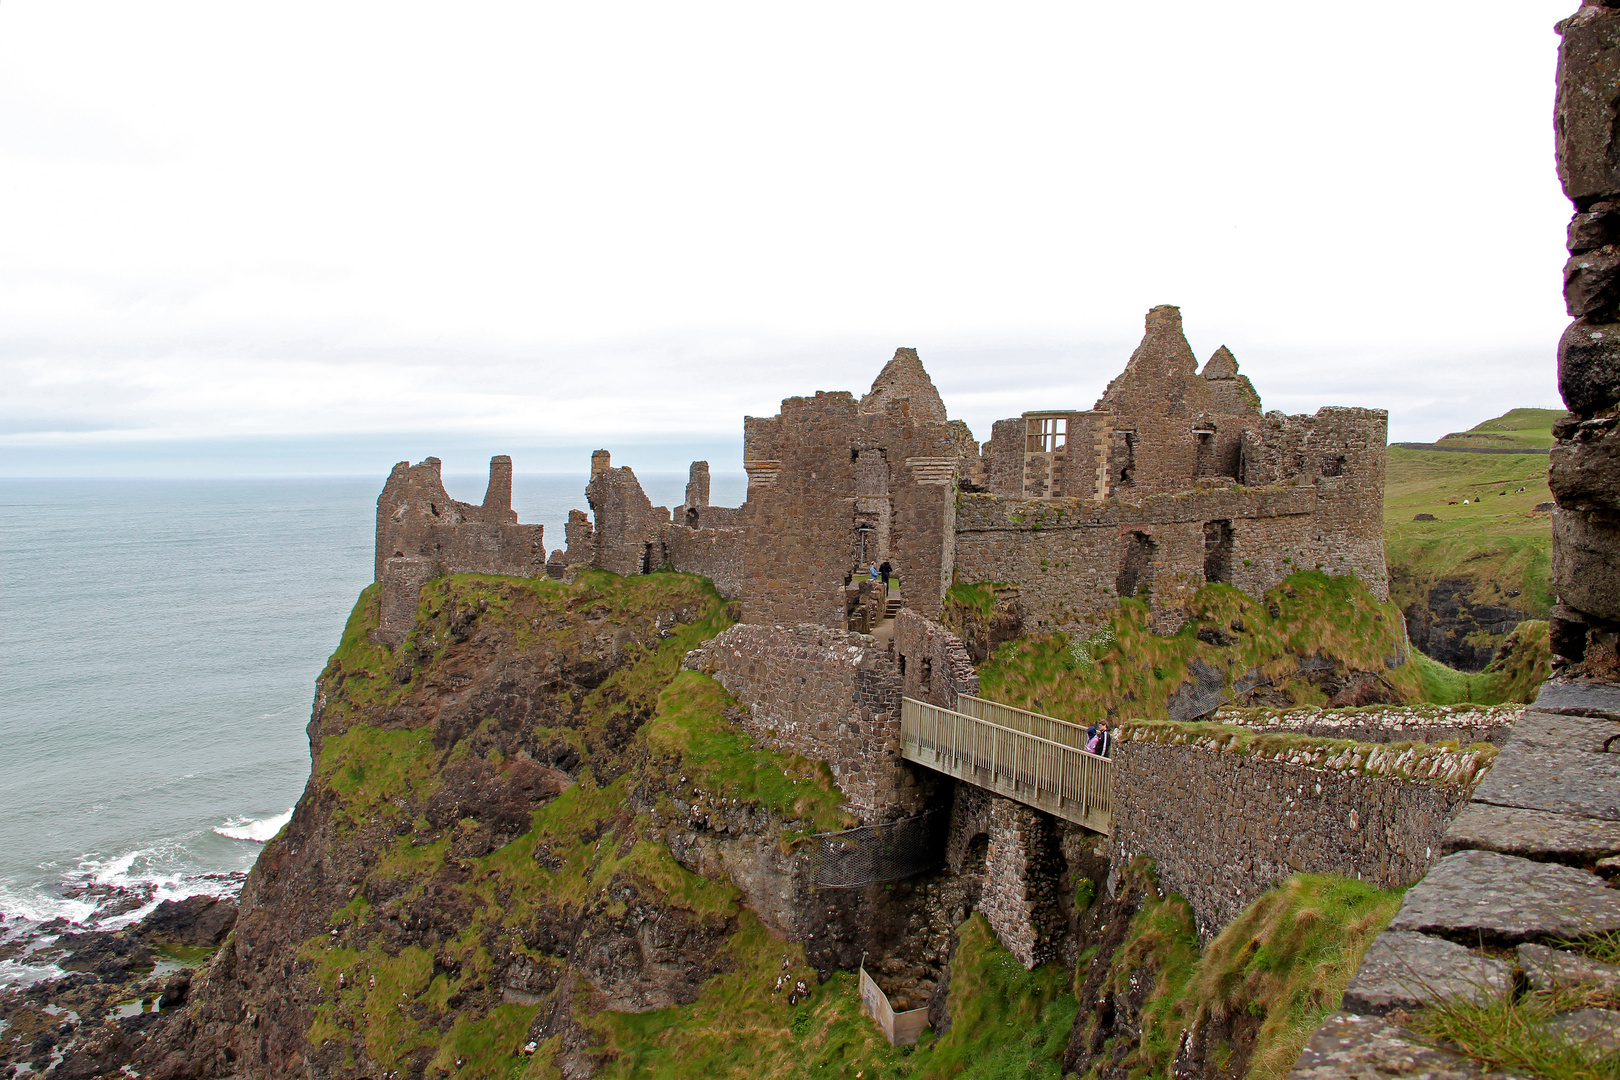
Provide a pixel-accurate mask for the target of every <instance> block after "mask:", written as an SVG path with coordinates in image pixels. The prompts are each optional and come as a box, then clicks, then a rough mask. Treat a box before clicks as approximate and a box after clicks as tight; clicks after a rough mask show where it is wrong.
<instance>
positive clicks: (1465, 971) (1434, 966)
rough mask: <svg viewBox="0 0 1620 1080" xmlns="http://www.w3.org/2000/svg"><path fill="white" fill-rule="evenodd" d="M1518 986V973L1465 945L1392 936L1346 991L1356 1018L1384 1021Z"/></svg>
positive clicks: (1375, 948) (1371, 952) (1376, 946)
mask: <svg viewBox="0 0 1620 1080" xmlns="http://www.w3.org/2000/svg"><path fill="white" fill-rule="evenodd" d="M1512 984H1513V969H1512V968H1511V967H1510V966H1508V965H1507V964H1504V963H1503V962H1502V961H1500V960H1493V959H1491V958H1490V957H1486V956H1479V955H1477V954H1475V953H1472V952H1469V951H1468V950H1467V949H1465V948H1463V947H1462V946H1461V945H1457V944H1454V943H1453V942H1450V941H1446V940H1445V939H1444V938H1437V937H1430V936H1429V935H1428V934H1414V933H1411V932H1410V931H1403V930H1386V931H1384V932H1383V933H1382V934H1379V935H1378V936H1377V937H1376V938H1374V939H1373V943H1372V945H1370V946H1369V947H1368V948H1367V955H1366V956H1364V957H1363V958H1362V960H1361V968H1360V970H1358V971H1357V972H1356V974H1355V977H1354V978H1353V979H1351V980H1350V985H1349V986H1347V987H1346V988H1345V991H1344V1007H1345V1008H1346V1009H1348V1010H1350V1011H1351V1012H1357V1013H1365V1014H1369V1015H1374V1016H1377V1015H1382V1014H1384V1013H1387V1012H1390V1011H1391V1010H1393V1009H1415V1008H1419V1007H1421V1006H1423V1005H1427V1004H1429V1003H1431V1002H1433V1001H1436V1000H1440V999H1444V998H1454V997H1462V998H1468V999H1470V1000H1474V999H1478V998H1482V997H1484V996H1486V995H1489V994H1499V993H1501V992H1503V991H1504V990H1506V989H1508V988H1509V987H1510V986H1512Z"/></svg>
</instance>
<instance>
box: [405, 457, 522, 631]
mask: <svg viewBox="0 0 1620 1080" xmlns="http://www.w3.org/2000/svg"><path fill="white" fill-rule="evenodd" d="M375 558H376V563H375V574H376V580H377V581H379V582H381V584H382V599H381V603H382V612H381V619H380V622H379V626H378V629H377V639H378V640H379V641H383V642H385V643H387V644H390V645H397V644H398V643H399V642H401V641H403V640H405V635H406V634H407V633H409V632H410V628H411V625H412V624H413V623H414V621H415V619H416V601H417V597H418V595H419V593H420V591H421V587H422V583H423V582H424V581H427V580H429V579H431V578H435V577H439V576H440V575H443V574H510V575H513V576H515V577H538V576H539V575H541V574H543V573H545V569H546V545H545V536H544V529H543V527H542V526H540V525H520V524H518V520H517V514H515V513H514V512H513V511H512V459H511V458H509V457H507V456H505V455H501V456H498V457H493V458H491V459H490V462H489V487H488V489H487V490H486V492H485V495H484V502H483V504H482V505H479V506H474V505H473V504H471V503H464V502H458V501H456V500H455V499H452V498H450V496H449V495H448V494H447V493H446V492H445V490H444V480H443V478H442V476H441V475H440V462H439V459H438V458H434V457H430V458H425V459H423V460H422V461H421V462H419V463H418V464H416V465H412V464H411V463H410V462H408V461H401V462H400V463H399V464H397V465H395V466H394V469H393V471H392V472H391V473H389V475H388V480H387V482H386V483H385V484H383V489H382V493H381V494H380V495H378V496H377V546H376V550H375Z"/></svg>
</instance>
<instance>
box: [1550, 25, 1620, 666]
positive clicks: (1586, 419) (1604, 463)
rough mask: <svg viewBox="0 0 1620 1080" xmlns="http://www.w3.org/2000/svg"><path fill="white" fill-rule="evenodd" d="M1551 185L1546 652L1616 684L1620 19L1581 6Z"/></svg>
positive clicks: (1557, 120) (1561, 56) (1562, 70)
mask: <svg viewBox="0 0 1620 1080" xmlns="http://www.w3.org/2000/svg"><path fill="white" fill-rule="evenodd" d="M1558 32H1559V33H1560V34H1561V35H1562V37H1563V41H1562V44H1561V46H1560V48H1559V50H1558V98H1557V104H1556V107H1555V111H1554V117H1553V122H1554V130H1555V133H1556V135H1557V161H1558V179H1559V180H1560V181H1561V182H1562V184H1563V186H1564V194H1565V195H1566V196H1568V198H1569V200H1570V202H1571V203H1572V204H1573V205H1574V210H1575V214H1574V216H1573V217H1572V218H1571V219H1570V222H1569V230H1568V236H1567V243H1568V247H1569V252H1570V257H1569V262H1567V263H1566V264H1565V265H1564V302H1565V306H1566V308H1567V310H1568V312H1569V315H1570V316H1571V318H1573V319H1574V320H1575V321H1574V322H1572V323H1571V324H1570V325H1569V327H1568V329H1566V330H1565V331H1564V334H1563V337H1562V338H1561V339H1560V340H1559V342H1558V389H1559V392H1560V393H1561V394H1562V395H1563V398H1564V404H1565V405H1566V406H1567V407H1568V408H1569V415H1568V416H1567V417H1565V418H1564V419H1563V420H1560V421H1559V422H1558V423H1557V424H1555V425H1554V426H1553V435H1554V437H1555V438H1556V439H1557V440H1558V442H1557V445H1556V446H1555V447H1554V448H1553V452H1552V471H1551V473H1550V475H1549V484H1550V486H1551V488H1552V492H1553V498H1554V500H1555V501H1556V503H1557V507H1556V509H1555V510H1554V512H1553V566H1552V578H1553V582H1552V584H1553V591H1554V592H1556V593H1557V594H1558V601H1559V602H1558V604H1557V606H1556V607H1555V608H1554V609H1553V619H1552V648H1553V653H1554V655H1555V656H1556V657H1562V658H1564V659H1565V660H1569V661H1582V660H1584V659H1586V653H1587V650H1588V647H1589V646H1590V645H1596V646H1597V648H1598V653H1597V654H1595V655H1594V656H1593V658H1592V673H1593V674H1595V675H1598V676H1600V677H1604V678H1616V677H1620V655H1617V650H1616V637H1617V631H1620V422H1617V421H1616V419H1615V417H1616V411H1617V405H1620V10H1617V8H1616V6H1615V5H1614V4H1613V3H1610V2H1593V0H1588V2H1587V3H1585V4H1583V5H1582V6H1581V8H1580V10H1579V11H1577V12H1576V13H1575V14H1574V15H1572V16H1570V17H1569V18H1567V19H1565V20H1564V21H1563V22H1561V23H1559V24H1558Z"/></svg>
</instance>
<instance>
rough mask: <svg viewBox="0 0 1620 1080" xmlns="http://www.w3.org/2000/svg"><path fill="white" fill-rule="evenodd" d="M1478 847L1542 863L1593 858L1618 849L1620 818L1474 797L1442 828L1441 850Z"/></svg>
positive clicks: (1606, 854) (1452, 850)
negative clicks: (1513, 804)
mask: <svg viewBox="0 0 1620 1080" xmlns="http://www.w3.org/2000/svg"><path fill="white" fill-rule="evenodd" d="M1470 848H1478V849H1480V850H1482V851H1496V852H1500V853H1501V854H1503V855H1517V856H1519V857H1521V858H1526V859H1536V860H1540V861H1545V862H1565V863H1591V862H1593V861H1595V860H1597V859H1601V858H1604V857H1605V856H1608V855H1614V854H1617V853H1620V821H1605V820H1603V819H1600V818H1590V817H1581V816H1579V815H1574V814H1559V813H1553V812H1551V811H1546V810H1530V809H1525V808H1523V807H1516V806H1493V805H1491V804H1489V803H1482V802H1478V801H1475V802H1472V803H1469V804H1468V806H1466V807H1465V808H1464V809H1463V811H1462V813H1460V814H1458V815H1457V818H1456V820H1455V821H1453V822H1452V823H1451V825H1450V827H1448V828H1447V829H1446V838H1445V852H1446V854H1448V855H1449V854H1451V853H1452V852H1454V851H1465V850H1468V849H1470Z"/></svg>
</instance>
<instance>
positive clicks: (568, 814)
mask: <svg viewBox="0 0 1620 1080" xmlns="http://www.w3.org/2000/svg"><path fill="white" fill-rule="evenodd" d="M376 591H377V590H376V588H375V587H373V588H371V589H368V590H367V591H366V592H365V593H364V594H363V595H362V596H361V598H360V600H359V602H358V604H357V605H356V607H355V610H354V613H353V615H352V617H351V619H350V621H349V625H348V627H347V629H346V630H345V632H344V636H343V640H342V643H341V645H340V646H339V648H338V650H337V652H336V653H335V654H334V655H333V657H332V659H331V661H330V663H329V664H328V666H327V668H326V670H325V671H324V672H323V673H322V675H321V677H320V680H319V683H318V689H317V693H316V698H315V708H314V715H313V718H312V720H311V722H310V726H309V737H310V750H311V755H312V758H313V761H314V769H313V772H312V775H311V777H310V780H309V783H308V786H307V787H306V789H305V791H304V794H303V796H302V797H301V798H300V799H299V801H298V805H297V808H296V810H295V811H294V813H293V816H292V820H291V822H290V823H289V824H288V826H287V827H286V829H285V830H283V832H282V833H281V834H280V835H279V836H277V837H276V838H275V839H273V840H271V841H270V842H269V843H268V844H266V846H265V850H264V852H263V854H262V855H261V857H260V858H259V861H258V864H257V866H256V867H255V868H254V870H253V872H252V874H251V875H250V876H249V879H248V881H247V883H246V885H245V887H244V889H243V891H242V896H241V915H240V918H239V919H238V921H237V924H236V928H235V931H234V933H233V934H232V936H231V937H230V939H229V940H228V941H227V942H226V943H225V946H224V948H223V949H222V950H221V951H220V953H219V954H218V955H217V956H216V958H215V959H214V961H213V962H212V964H211V965H210V967H209V968H208V969H207V971H206V972H205V973H204V974H203V975H201V976H200V977H199V978H198V979H197V980H196V981H195V983H194V985H193V988H192V991H191V999H190V1005H189V1007H188V1008H187V1009H185V1010H184V1011H183V1012H180V1013H177V1014H176V1015H174V1016H173V1017H171V1018H169V1019H168V1022H167V1023H166V1024H165V1025H164V1026H163V1027H162V1028H161V1029H159V1031H158V1032H157V1033H156V1034H154V1036H153V1037H152V1039H151V1040H150V1041H149V1043H148V1044H147V1046H146V1047H145V1048H143V1050H142V1051H141V1053H140V1055H139V1057H138V1060H137V1062H136V1065H137V1067H138V1068H139V1069H140V1070H141V1072H142V1073H143V1074H145V1075H152V1076H158V1077H181V1076H227V1075H233V1074H243V1075H248V1076H255V1077H283V1076H288V1077H290V1076H322V1077H361V1076H366V1077H378V1076H423V1075H433V1076H445V1075H448V1076H465V1077H475V1076H478V1077H487V1076H496V1075H518V1074H520V1073H523V1072H524V1070H525V1069H526V1068H527V1067H528V1065H529V1064H532V1063H535V1062H536V1061H537V1060H539V1059H544V1060H546V1061H550V1060H551V1059H552V1058H553V1057H555V1059H556V1060H557V1061H558V1063H559V1064H561V1065H562V1067H563V1069H564V1072H565V1074H575V1075H583V1074H585V1073H586V1072H588V1071H589V1069H590V1064H589V1054H590V1048H591V1047H592V1046H593V1045H594V1044H595V1043H598V1042H600V1036H599V1035H597V1034H594V1033H592V1032H591V1031H588V1030H586V1029H585V1028H583V1027H582V1026H581V1025H580V1024H579V1022H578V1021H577V1020H576V1016H581V1015H594V1014H596V1013H598V1012H601V1011H603V1010H615V1011H620V1012H630V1013H635V1012H642V1011H645V1010H648V1009H656V1008H660V1007H663V1006H669V1005H675V1004H683V1003H687V1002H690V1001H692V1000H693V999H695V997H696V996H697V993H698V989H699V987H700V986H701V985H702V984H703V983H704V982H705V980H707V979H709V978H711V977H712V976H713V975H715V974H716V973H718V972H720V971H722V970H724V969H725V968H726V967H727V964H728V961H727V959H726V950H725V946H726V943H727V942H728V940H729V939H731V938H733V937H734V936H735V935H737V934H738V933H739V931H742V930H749V929H753V928H755V927H757V925H758V923H757V919H758V916H757V915H755V914H753V913H752V912H748V913H745V912H744V911H743V909H742V908H741V907H740V906H739V904H738V899H739V894H738V891H737V889H736V888H734V887H733V886H732V885H731V884H730V883H729V882H727V881H725V880H724V877H725V875H724V874H721V875H720V877H721V880H711V879H709V878H706V877H703V876H701V875H700V874H697V873H693V872H692V871H691V870H689V869H687V868H686V867H683V866H682V865H681V864H680V863H679V862H678V861H677V860H676V859H675V857H674V856H673V855H672V854H671V846H674V847H676V848H678V849H680V850H682V851H683V852H685V853H687V855H688V861H691V862H693V863H694V865H698V864H700V863H701V862H702V860H703V859H704V858H709V859H711V860H714V861H717V862H723V861H724V860H725V857H726V854H727V853H726V851H725V845H724V844H722V843H720V842H717V841H714V840H713V839H712V838H711V839H710V840H709V841H708V842H699V841H698V840H697V839H696V836H695V834H696V833H698V832H712V831H714V830H712V829H710V828H708V827H707V826H708V824H709V818H710V816H711V815H712V817H713V818H715V819H716V820H717V823H719V828H720V830H722V831H723V832H724V837H723V839H725V840H727V841H730V842H731V843H732V844H733V846H735V845H737V844H742V845H743V846H745V847H749V848H758V849H761V851H760V854H761V857H760V858H757V859H755V860H753V867H752V869H753V871H754V872H753V874H752V875H751V876H752V878H753V879H754V881H755V884H756V885H757V886H758V888H759V891H760V892H761V894H762V896H763V895H764V894H766V893H768V892H769V891H770V889H771V888H772V887H773V886H774V887H777V888H780V887H782V883H783V882H785V881H787V880H788V878H787V876H786V875H779V877H780V880H765V879H769V878H770V877H771V872H772V867H771V862H772V859H773V857H776V856H777V853H778V851H779V849H780V848H782V844H781V838H782V837H783V836H784V835H789V836H791V835H794V834H795V833H798V834H803V833H804V832H807V831H813V830H814V829H815V828H816V827H818V826H825V825H828V824H832V825H836V824H837V823H838V822H839V821H840V820H841V818H840V815H839V812H838V809H837V806H838V802H839V799H838V795H837V792H836V789H834V788H833V787H832V786H831V784H830V781H829V780H828V779H827V777H826V776H825V774H824V772H823V771H822V770H821V769H820V768H818V767H817V766H815V765H813V764H812V763H810V762H806V761H803V760H797V761H795V760H792V759H790V758H788V757H786V756H783V755H779V754H772V753H769V752H766V751H762V750H757V749H755V748H753V747H752V746H751V745H750V744H749V743H748V742H747V740H746V739H741V738H739V737H737V736H735V735H732V734H730V733H728V732H726V731H724V730H722V729H721V727H720V726H718V724H717V721H719V720H720V719H721V714H723V712H724V710H725V709H726V708H727V707H728V704H727V700H726V697H725V693H724V691H723V690H721V689H720V688H719V687H718V685H717V684H714V683H712V682H710V681H709V680H707V679H706V678H705V677H704V676H701V675H697V674H695V673H690V672H688V673H683V674H678V673H679V663H680V660H681V658H682V656H684V654H685V653H686V652H687V651H688V650H689V649H691V648H693V647H694V646H695V645H696V644H698V643H699V642H700V641H702V640H704V639H705V638H707V637H709V636H711V635H713V634H714V633H716V632H717V631H719V630H720V629H723V628H724V627H725V626H727V625H729V619H728V618H727V615H726V606H725V603H724V602H723V601H722V600H721V599H720V598H719V596H718V595H717V594H716V593H715V592H714V590H713V589H712V587H711V586H709V584H708V583H707V582H705V581H703V580H702V579H699V578H693V577H687V576H682V575H673V574H671V575H656V576H652V577H644V578H640V579H637V580H625V579H620V578H616V577H614V576H612V575H608V574H598V573H585V574H581V575H579V577H578V579H577V580H576V581H574V582H572V583H570V584H563V583H561V582H553V581H546V580H540V581H533V580H521V579H513V578H493V577H477V576H466V577H453V578H444V579H439V580H437V581H435V582H433V583H432V584H431V585H429V586H428V587H427V588H425V589H424V590H423V592H422V599H421V605H420V609H419V611H418V619H417V625H416V627H415V629H414V630H413V632H412V633H411V635H410V636H409V638H408V639H407V640H406V642H405V643H404V644H403V645H402V646H400V647H399V648H398V649H397V650H390V649H387V648H384V647H382V646H380V645H378V644H376V643H375V642H374V640H373V638H372V633H373V630H374V628H375V626H376V621H377V617H378V602H377V596H376ZM677 682H678V685H676V684H677ZM738 796H742V797H743V801H744V802H746V803H747V804H749V805H748V811H749V812H747V813H733V812H731V811H732V802H736V801H737V797H738ZM727 800H731V801H730V802H728V801H727ZM738 805H741V803H739V804H738ZM721 819H723V823H720V822H721ZM694 823H695V825H694ZM666 824H669V825H673V826H674V827H675V828H674V830H673V831H674V832H676V833H686V834H689V835H686V836H684V842H683V840H682V839H680V838H675V837H671V836H670V835H669V832H670V830H668V829H666V828H664V827H663V826H665V825H666ZM689 826H692V827H689ZM671 839H674V840H675V843H674V844H673V845H671V844H669V843H666V842H664V841H666V840H671ZM762 840H763V841H764V842H763V843H762V842H761V841H762ZM732 861H733V862H736V861H737V860H736V859H735V858H733V859H732ZM738 876H739V877H742V876H745V875H738ZM755 910H756V911H762V912H764V913H765V914H766V915H767V916H768V915H769V912H770V910H771V905H770V904H769V903H763V904H756V905H755ZM793 973H794V974H795V976H796V977H799V976H802V975H805V974H808V972H804V971H801V970H795V971H794V972H793ZM542 1046H543V1047H544V1052H541V1053H538V1054H537V1051H539V1050H540V1048H541V1047H542ZM525 1048H527V1053H525ZM548 1067H549V1066H548Z"/></svg>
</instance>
